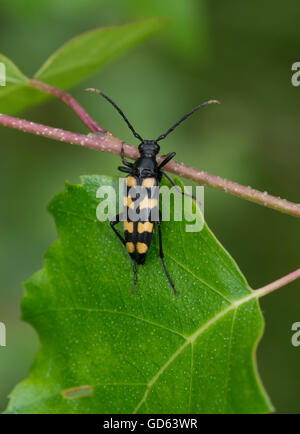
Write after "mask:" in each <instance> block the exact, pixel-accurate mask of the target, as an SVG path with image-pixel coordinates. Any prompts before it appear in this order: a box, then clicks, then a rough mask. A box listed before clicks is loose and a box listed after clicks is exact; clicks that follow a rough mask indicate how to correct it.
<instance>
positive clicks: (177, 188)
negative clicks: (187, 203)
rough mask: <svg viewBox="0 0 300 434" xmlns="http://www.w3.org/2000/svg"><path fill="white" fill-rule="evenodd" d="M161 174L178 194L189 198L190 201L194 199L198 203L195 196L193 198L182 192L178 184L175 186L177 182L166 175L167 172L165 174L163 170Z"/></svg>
mask: <svg viewBox="0 0 300 434" xmlns="http://www.w3.org/2000/svg"><path fill="white" fill-rule="evenodd" d="M160 173H162V174H163V175H164V176H165V177H166V178H167V180H168V181H169V182H170V183H171V184H172V185H173V187H175V188H176V190H177V191H178V193H180V194H182V195H183V196H186V197H189V198H190V199H194V200H195V201H196V197H195V196H193V195H191V194H188V193H185V192H184V191H182V190H181V188H180V187H179V186H178V185H177V184H175V182H174V181H173V179H172V178H170V177H169V175H167V174H166V172H164V171H163V170H161V171H160Z"/></svg>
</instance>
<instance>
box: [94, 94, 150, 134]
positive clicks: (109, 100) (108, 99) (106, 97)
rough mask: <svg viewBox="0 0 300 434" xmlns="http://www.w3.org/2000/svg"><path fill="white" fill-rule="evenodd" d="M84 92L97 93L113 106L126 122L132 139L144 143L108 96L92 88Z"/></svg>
mask: <svg viewBox="0 0 300 434" xmlns="http://www.w3.org/2000/svg"><path fill="white" fill-rule="evenodd" d="M85 91H86V92H96V93H99V94H100V95H102V96H103V97H104V98H105V99H106V100H107V101H108V102H110V103H111V104H112V105H113V106H114V108H115V109H117V110H118V112H119V113H120V115H121V116H122V118H123V119H124V121H125V122H126V124H127V125H128V127H129V128H130V130H131V131H132V133H133V135H134V137H136V138H137V139H139V140H140V141H141V142H143V141H144V140H143V139H142V137H141V136H140V135H139V134H138V133H137V132H136V131H135V129H134V128H133V126H132V125H131V123H130V122H129V120H128V119H127V117H126V116H125V114H124V113H123V111H122V110H121V109H120V108H119V107H118V106H117V104H116V103H115V102H113V101H112V100H111V99H110V98H109V97H108V96H106V95H105V94H104V93H103V92H101V90H99V89H94V88H88V89H85Z"/></svg>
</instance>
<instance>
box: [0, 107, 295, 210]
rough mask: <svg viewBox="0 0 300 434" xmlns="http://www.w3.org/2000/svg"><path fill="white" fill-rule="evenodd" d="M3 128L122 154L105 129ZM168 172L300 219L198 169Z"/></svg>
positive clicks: (282, 205)
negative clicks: (87, 131)
mask: <svg viewBox="0 0 300 434" xmlns="http://www.w3.org/2000/svg"><path fill="white" fill-rule="evenodd" d="M75 108H76V107H75ZM76 113H77V110H76ZM93 122H94V121H93ZM0 125H3V126H6V127H10V128H15V129H17V130H21V131H24V132H27V133H32V134H36V135H41V136H45V137H48V138H50V139H55V140H59V141H61V142H66V143H71V144H74V145H81V146H84V147H86V148H92V149H97V150H99V151H105V152H111V153H113V154H118V155H120V153H121V148H122V141H121V140H120V139H118V138H117V137H115V136H113V135H112V134H111V133H110V132H108V131H105V130H103V129H101V131H100V130H99V129H98V132H97V134H94V135H84V134H77V133H72V132H71V131H66V130H63V129H60V128H54V127H49V126H46V125H42V124H38V123H35V122H31V121H26V120H24V119H20V118H15V117H12V116H8V115H4V114H0ZM124 154H125V156H126V157H127V158H131V159H133V160H136V159H137V158H138V156H139V152H138V149H137V147H135V146H132V145H128V144H126V143H124ZM162 158H163V157H159V158H158V161H160V160H161V159H162ZM165 170H167V171H169V172H172V173H174V174H176V175H179V176H182V177H184V178H187V179H192V180H193V181H196V182H199V183H200V184H204V185H207V186H209V187H213V188H216V189H219V190H222V191H225V192H228V193H231V194H233V195H235V196H238V197H241V198H243V199H246V200H249V201H251V202H255V203H258V204H259V205H264V206H266V207H269V208H273V209H275V210H277V211H280V212H283V213H285V214H289V215H292V216H295V217H300V205H299V204H296V203H293V202H289V201H287V200H285V199H281V198H279V197H274V196H271V195H270V194H266V193H263V192H261V191H258V190H255V189H253V188H251V187H245V186H243V185H240V184H238V183H236V182H232V181H228V180H226V179H223V178H221V177H219V176H216V175H211V174H209V173H207V172H203V171H202V170H198V169H195V168H194V167H190V166H185V165H184V164H180V163H176V162H175V161H171V162H170V163H168V164H167V165H166V166H165Z"/></svg>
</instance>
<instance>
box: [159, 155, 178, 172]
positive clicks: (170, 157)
mask: <svg viewBox="0 0 300 434" xmlns="http://www.w3.org/2000/svg"><path fill="white" fill-rule="evenodd" d="M175 155H176V152H170V154H168V155H167V156H166V158H165V159H164V160H163V161H162V162H161V163H160V164H159V166H158V169H161V168H162V167H164V166H165V165H166V164H168V162H169V161H170V160H172V158H174V157H175Z"/></svg>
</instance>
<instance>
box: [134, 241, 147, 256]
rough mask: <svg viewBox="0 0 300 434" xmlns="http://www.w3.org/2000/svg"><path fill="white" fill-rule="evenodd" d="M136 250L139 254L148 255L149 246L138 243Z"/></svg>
mask: <svg viewBox="0 0 300 434" xmlns="http://www.w3.org/2000/svg"><path fill="white" fill-rule="evenodd" d="M136 250H137V251H138V253H141V254H143V253H146V252H147V250H148V246H147V244H145V243H136Z"/></svg>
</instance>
